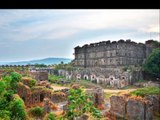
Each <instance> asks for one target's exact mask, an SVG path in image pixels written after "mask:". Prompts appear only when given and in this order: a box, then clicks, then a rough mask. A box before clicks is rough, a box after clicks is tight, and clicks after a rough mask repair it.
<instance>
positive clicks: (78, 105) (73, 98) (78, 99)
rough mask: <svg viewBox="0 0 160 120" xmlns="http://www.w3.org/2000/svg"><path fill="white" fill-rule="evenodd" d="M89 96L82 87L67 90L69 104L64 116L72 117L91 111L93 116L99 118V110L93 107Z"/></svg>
mask: <svg viewBox="0 0 160 120" xmlns="http://www.w3.org/2000/svg"><path fill="white" fill-rule="evenodd" d="M91 98H92V97H91V96H88V95H87V94H86V93H85V91H84V90H83V89H82V88H76V89H70V90H69V96H68V100H69V105H68V110H67V111H66V115H65V117H67V118H68V119H73V118H75V117H79V116H81V115H83V114H84V113H91V114H92V115H93V116H94V117H96V118H100V117H101V113H100V111H99V110H98V109H97V108H95V107H94V105H93V102H92V101H91Z"/></svg>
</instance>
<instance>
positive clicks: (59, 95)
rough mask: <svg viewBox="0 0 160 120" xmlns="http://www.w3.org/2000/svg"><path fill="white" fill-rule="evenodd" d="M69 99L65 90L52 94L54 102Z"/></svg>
mask: <svg viewBox="0 0 160 120" xmlns="http://www.w3.org/2000/svg"><path fill="white" fill-rule="evenodd" d="M66 100H67V95H66V94H65V93H63V92H53V93H52V94H51V101H52V102H53V103H59V102H64V101H66Z"/></svg>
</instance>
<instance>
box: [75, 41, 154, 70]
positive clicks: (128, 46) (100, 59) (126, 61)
mask: <svg viewBox="0 0 160 120" xmlns="http://www.w3.org/2000/svg"><path fill="white" fill-rule="evenodd" d="M152 42H153V41H151V40H150V41H146V44H142V43H135V42H133V41H131V40H126V41H124V40H119V41H118V42H116V41H113V42H110V41H103V42H99V43H91V44H90V45H88V44H86V45H84V46H82V47H79V46H77V47H75V60H74V64H75V66H76V67H84V68H88V67H101V68H106V67H115V66H126V65H141V64H142V62H143V60H144V59H145V58H146V57H147V56H148V54H149V53H150V52H151V50H152V46H151V45H150V44H151V43H152Z"/></svg>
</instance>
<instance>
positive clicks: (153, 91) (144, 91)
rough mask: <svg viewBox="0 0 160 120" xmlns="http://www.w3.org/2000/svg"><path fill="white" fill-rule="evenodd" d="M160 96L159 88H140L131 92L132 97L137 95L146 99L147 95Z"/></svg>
mask: <svg viewBox="0 0 160 120" xmlns="http://www.w3.org/2000/svg"><path fill="white" fill-rule="evenodd" d="M159 94H160V88H158V87H146V88H140V89H137V90H135V91H133V92H131V95H136V96H141V97H145V96H147V95H159Z"/></svg>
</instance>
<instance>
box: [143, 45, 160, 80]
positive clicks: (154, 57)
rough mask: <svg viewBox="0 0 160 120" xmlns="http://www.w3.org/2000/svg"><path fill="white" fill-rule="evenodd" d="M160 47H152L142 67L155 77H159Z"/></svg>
mask: <svg viewBox="0 0 160 120" xmlns="http://www.w3.org/2000/svg"><path fill="white" fill-rule="evenodd" d="M159 59H160V49H159V48H157V49H154V50H153V52H152V53H151V54H150V55H149V56H148V57H147V59H146V61H145V64H144V65H143V69H144V70H145V71H146V72H149V73H151V74H153V75H155V76H157V77H160V74H159V73H160V60H159Z"/></svg>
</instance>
